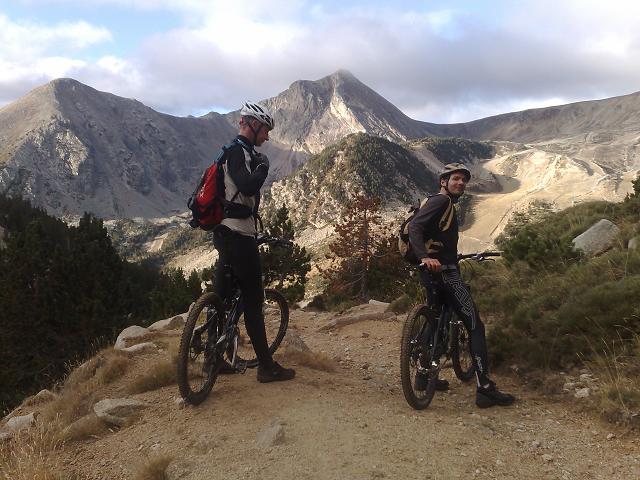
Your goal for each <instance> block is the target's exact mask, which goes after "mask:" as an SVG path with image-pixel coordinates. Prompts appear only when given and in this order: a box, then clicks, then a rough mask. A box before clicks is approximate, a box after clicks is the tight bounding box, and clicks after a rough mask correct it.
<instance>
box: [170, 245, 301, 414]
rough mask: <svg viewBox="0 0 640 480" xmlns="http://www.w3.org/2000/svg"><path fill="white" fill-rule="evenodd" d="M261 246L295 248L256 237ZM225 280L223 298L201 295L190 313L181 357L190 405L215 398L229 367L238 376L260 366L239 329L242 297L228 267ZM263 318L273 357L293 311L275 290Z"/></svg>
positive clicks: (180, 381)
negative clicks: (221, 376) (213, 392)
mask: <svg viewBox="0 0 640 480" xmlns="http://www.w3.org/2000/svg"><path fill="white" fill-rule="evenodd" d="M257 243H258V245H267V244H271V245H276V246H281V247H285V248H291V247H292V243H291V242H290V241H289V240H284V239H280V238H275V237H269V236H266V235H258V237H257ZM222 268H223V271H224V278H225V292H227V293H226V294H225V296H224V298H220V297H219V296H218V295H217V294H216V293H214V292H207V293H205V294H203V295H202V296H201V297H200V298H198V300H196V302H195V304H194V305H193V306H192V308H191V309H190V310H189V314H188V316H187V321H186V323H185V326H184V329H183V331H182V337H181V339H180V349H179V352H178V362H177V363H178V372H177V377H178V388H179V390H180V394H181V395H182V398H184V399H185V401H187V402H188V403H190V404H192V405H198V404H200V403H202V402H203V401H204V399H205V398H207V396H208V395H209V393H210V392H211V389H212V388H213V385H214V384H215V382H216V379H217V378H218V375H219V373H220V370H221V368H222V367H223V366H225V357H226V361H227V363H228V364H229V365H230V366H231V368H232V369H233V370H234V371H235V372H237V373H244V372H245V371H246V369H247V368H254V367H256V366H257V365H258V359H257V358H256V357H255V352H254V351H253V347H252V345H251V343H250V341H249V339H248V337H246V336H245V335H244V334H243V333H242V330H244V329H242V330H241V328H240V326H241V324H243V322H244V313H243V310H242V291H241V290H240V286H239V285H238V281H237V279H236V278H235V276H234V274H233V269H232V268H231V266H230V265H223V266H222ZM264 294H265V300H264V303H263V307H262V308H263V314H264V323H265V330H266V334H267V343H268V345H269V353H270V354H272V355H273V353H274V352H275V351H276V350H277V349H278V347H279V346H280V343H281V342H282V339H283V338H284V336H285V333H286V331H287V327H288V325H289V305H288V304H287V301H286V300H285V298H284V297H283V296H282V295H281V294H280V293H278V292H277V291H276V290H273V289H269V288H267V289H265V290H264Z"/></svg>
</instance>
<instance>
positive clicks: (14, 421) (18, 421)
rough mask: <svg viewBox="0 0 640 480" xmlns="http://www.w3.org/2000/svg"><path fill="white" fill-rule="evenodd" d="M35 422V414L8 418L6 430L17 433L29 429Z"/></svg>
mask: <svg viewBox="0 0 640 480" xmlns="http://www.w3.org/2000/svg"><path fill="white" fill-rule="evenodd" d="M35 421H36V417H35V413H30V414H29V415H21V416H16V417H13V418H10V419H9V421H8V422H7V425H6V428H7V430H9V431H11V432H19V431H20V430H24V429H25V428H29V427H30V426H31V425H33V424H34V422H35Z"/></svg>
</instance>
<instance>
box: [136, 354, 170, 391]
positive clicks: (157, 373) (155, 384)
mask: <svg viewBox="0 0 640 480" xmlns="http://www.w3.org/2000/svg"><path fill="white" fill-rule="evenodd" d="M174 383H176V364H175V362H174V361H173V360H172V359H166V360H161V361H159V362H157V363H153V364H152V365H151V366H150V367H149V368H148V369H147V371H146V372H145V373H144V374H143V375H141V376H139V377H136V378H135V379H134V380H133V381H132V382H131V383H130V384H129V385H127V387H126V391H127V393H129V394H136V393H143V392H148V391H151V390H157V389H158V388H162V387H166V386H167V385H173V384H174Z"/></svg>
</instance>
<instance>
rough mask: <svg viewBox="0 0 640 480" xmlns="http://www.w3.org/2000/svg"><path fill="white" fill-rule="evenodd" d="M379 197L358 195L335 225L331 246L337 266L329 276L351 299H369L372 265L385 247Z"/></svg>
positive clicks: (339, 289) (336, 288)
mask: <svg viewBox="0 0 640 480" xmlns="http://www.w3.org/2000/svg"><path fill="white" fill-rule="evenodd" d="M379 209H380V199H379V198H375V197H374V198H369V197H367V196H365V195H362V194H356V195H355V196H354V197H353V199H352V200H351V202H350V203H349V205H348V206H347V207H346V209H345V212H344V215H343V220H342V222H340V223H339V224H338V225H336V227H335V230H336V234H337V237H336V238H335V240H334V241H333V242H332V243H331V244H330V245H329V250H330V252H331V254H332V258H333V260H334V265H333V267H332V268H330V269H329V270H328V271H327V272H326V273H327V275H328V276H329V278H330V282H332V283H333V285H332V286H331V288H333V289H335V290H336V291H338V292H342V293H345V294H346V295H347V296H349V297H358V298H360V299H361V300H366V299H367V298H368V296H369V277H370V270H371V262H372V259H373V258H374V256H375V254H376V251H377V250H379V248H380V247H381V244H382V241H383V239H382V235H381V232H380V224H381V217H380V214H379V213H378V212H379Z"/></svg>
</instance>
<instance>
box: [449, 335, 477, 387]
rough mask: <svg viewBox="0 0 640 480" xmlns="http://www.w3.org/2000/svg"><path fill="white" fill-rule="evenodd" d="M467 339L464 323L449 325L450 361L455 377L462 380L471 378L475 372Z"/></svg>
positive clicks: (465, 380) (466, 380)
mask: <svg viewBox="0 0 640 480" xmlns="http://www.w3.org/2000/svg"><path fill="white" fill-rule="evenodd" d="M469 341H470V340H469V332H468V331H467V329H466V328H465V327H464V325H459V324H457V323H454V324H453V325H452V326H451V363H452V364H453V371H454V372H455V374H456V377H458V378H459V379H460V380H461V381H463V382H468V381H469V380H471V379H472V378H473V374H474V373H475V367H474V365H473V358H472V357H471V348H470V345H469Z"/></svg>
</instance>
